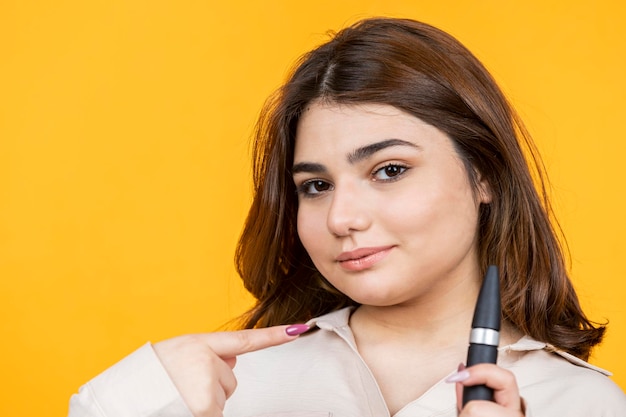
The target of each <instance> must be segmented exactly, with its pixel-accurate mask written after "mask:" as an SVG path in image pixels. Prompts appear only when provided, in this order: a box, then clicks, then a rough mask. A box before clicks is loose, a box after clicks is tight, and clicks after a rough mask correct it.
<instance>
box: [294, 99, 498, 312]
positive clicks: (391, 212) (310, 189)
mask: <svg viewBox="0 0 626 417" xmlns="http://www.w3.org/2000/svg"><path fill="white" fill-rule="evenodd" d="M293 180H294V182H295V184H296V187H297V188H298V200H299V208H298V234H299V236H300V239H301V241H302V243H303V245H304V247H305V248H306V250H307V252H308V253H309V256H310V257H311V259H312V260H313V262H314V264H315V266H316V267H317V269H318V270H319V271H320V273H321V274H322V275H323V276H324V277H325V278H326V279H327V280H328V281H329V282H330V283H332V284H333V285H334V286H335V287H336V288H337V289H338V290H340V291H341V292H343V293H344V294H346V295H348V296H349V297H350V298H352V299H353V300H355V301H357V302H359V303H361V304H365V305H375V306H389V305H400V304H405V303H411V302H419V300H423V299H424V298H425V297H426V298H428V297H440V296H441V295H442V294H443V293H449V292H451V291H452V290H453V289H455V288H456V289H457V290H458V288H459V286H462V285H472V286H474V287H475V285H476V282H478V281H477V280H478V270H479V268H478V261H477V256H476V231H477V219H478V207H479V204H480V203H481V202H488V200H489V195H488V192H487V191H486V187H485V186H484V185H482V184H481V189H480V190H479V191H478V192H477V193H474V192H473V191H472V187H471V186H470V182H469V180H468V176H467V172H466V170H465V166H464V164H463V162H462V161H461V159H460V158H459V156H458V154H457V152H456V151H455V149H454V147H453V144H452V141H451V140H450V139H449V138H448V137H447V136H446V135H445V134H443V133H442V132H440V131H439V130H438V129H436V128H435V127H433V126H431V125H428V124H426V123H424V122H422V121H421V120H420V119H418V118H416V117H414V116H412V115H410V114H408V113H405V112H403V111H400V110H398V109H397V108H395V107H392V106H388V105H375V104H363V105H339V104H333V103H331V104H322V103H313V104H311V105H310V106H309V107H308V108H307V110H306V111H305V112H304V114H303V116H302V117H301V119H300V122H299V124H298V129H297V134H296V143H295V153H294V166H293Z"/></svg>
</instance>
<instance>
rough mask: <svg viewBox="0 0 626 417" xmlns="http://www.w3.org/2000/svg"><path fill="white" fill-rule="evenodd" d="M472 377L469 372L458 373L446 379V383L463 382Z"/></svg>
mask: <svg viewBox="0 0 626 417" xmlns="http://www.w3.org/2000/svg"><path fill="white" fill-rule="evenodd" d="M469 377H470V373H469V371H467V370H465V369H464V370H462V371H458V372H456V373H454V374H452V375H450V376H449V377H447V378H446V382H463V381H465V380H467V379H468V378H469Z"/></svg>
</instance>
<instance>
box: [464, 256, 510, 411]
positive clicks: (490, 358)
mask: <svg viewBox="0 0 626 417" xmlns="http://www.w3.org/2000/svg"><path fill="white" fill-rule="evenodd" d="M501 314H502V313H501V306H500V282H499V278H498V268H497V267H496V266H494V265H490V266H489V268H488V269H487V274H486V275H485V278H484V280H483V284H482V286H481V288H480V292H479V294H478V300H477V301H476V308H475V310H474V319H473V320H472V331H471V333H470V340H469V349H468V351H467V366H468V367H470V366H472V365H476V364H478V363H493V364H495V363H496V359H497V358H498V344H499V342H500V316H501ZM471 400H487V401H493V390H492V389H491V388H489V387H487V386H486V385H473V386H466V387H464V388H463V405H465V404H467V403H468V402H469V401H471Z"/></svg>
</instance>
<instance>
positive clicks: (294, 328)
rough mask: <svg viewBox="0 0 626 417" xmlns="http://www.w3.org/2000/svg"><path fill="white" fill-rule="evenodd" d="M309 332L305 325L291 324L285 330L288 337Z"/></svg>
mask: <svg viewBox="0 0 626 417" xmlns="http://www.w3.org/2000/svg"><path fill="white" fill-rule="evenodd" d="M307 330H309V326H307V325H306V324H292V325H291V326H289V327H287V328H286V329H285V333H287V334H288V335H289V336H297V335H299V334H302V333H304V332H306V331H307Z"/></svg>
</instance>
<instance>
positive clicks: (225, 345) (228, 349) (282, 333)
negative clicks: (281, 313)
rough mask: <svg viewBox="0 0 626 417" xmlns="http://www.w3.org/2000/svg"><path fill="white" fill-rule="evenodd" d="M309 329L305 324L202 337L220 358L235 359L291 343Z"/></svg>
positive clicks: (209, 334)
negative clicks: (242, 355) (244, 354)
mask: <svg viewBox="0 0 626 417" xmlns="http://www.w3.org/2000/svg"><path fill="white" fill-rule="evenodd" d="M308 329H309V326H307V325H305V324H296V325H291V326H288V325H283V326H273V327H266V328H262V329H246V330H237V331H232V332H217V333H208V334H204V335H201V337H202V340H204V341H205V342H206V343H207V344H208V345H209V347H210V348H211V350H212V351H213V352H215V353H216V354H217V355H218V356H219V357H221V358H233V357H235V356H237V355H241V354H242V353H247V352H254V351H255V350H260V349H265V348H268V347H270V346H277V345H282V344H283V343H287V342H290V341H292V340H295V339H296V338H297V337H298V335H300V334H301V333H304V332H305V331H307V330H308Z"/></svg>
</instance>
